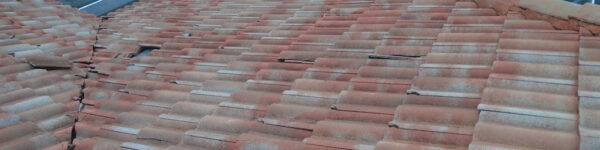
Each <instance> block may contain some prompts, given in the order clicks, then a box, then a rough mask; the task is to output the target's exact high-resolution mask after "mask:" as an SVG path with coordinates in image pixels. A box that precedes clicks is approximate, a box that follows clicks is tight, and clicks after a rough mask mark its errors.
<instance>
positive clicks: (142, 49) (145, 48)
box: [132, 46, 159, 58]
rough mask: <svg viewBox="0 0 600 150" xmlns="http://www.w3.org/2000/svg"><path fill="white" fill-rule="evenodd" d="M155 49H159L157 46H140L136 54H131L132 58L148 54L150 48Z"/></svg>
mask: <svg viewBox="0 0 600 150" xmlns="http://www.w3.org/2000/svg"><path fill="white" fill-rule="evenodd" d="M155 49H159V47H151V46H142V47H140V51H139V52H138V53H137V54H135V55H133V57H132V58H137V57H140V56H148V55H150V52H152V50H155Z"/></svg>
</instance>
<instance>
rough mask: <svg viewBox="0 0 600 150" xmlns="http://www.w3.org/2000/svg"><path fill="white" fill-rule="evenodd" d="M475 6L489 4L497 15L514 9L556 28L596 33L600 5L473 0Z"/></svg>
mask: <svg viewBox="0 0 600 150" xmlns="http://www.w3.org/2000/svg"><path fill="white" fill-rule="evenodd" d="M474 2H475V3H477V5H478V6H479V7H483V8H493V9H494V10H496V11H497V12H498V13H499V15H508V14H509V12H510V13H518V14H520V15H522V16H523V18H525V19H532V20H546V21H548V22H550V23H551V24H552V25H553V26H554V27H555V28H556V29H560V30H574V31H580V33H582V34H586V35H587V36H599V35H600V13H597V12H600V6H599V5H594V4H590V3H586V4H584V5H578V4H574V3H571V2H567V1H563V0H474Z"/></svg>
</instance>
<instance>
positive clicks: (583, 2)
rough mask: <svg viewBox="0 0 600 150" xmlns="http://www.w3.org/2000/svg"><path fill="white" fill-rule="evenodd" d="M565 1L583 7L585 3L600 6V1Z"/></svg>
mask: <svg viewBox="0 0 600 150" xmlns="http://www.w3.org/2000/svg"><path fill="white" fill-rule="evenodd" d="M565 1H568V2H572V3H577V4H582V5H583V4H585V3H592V4H600V0H565Z"/></svg>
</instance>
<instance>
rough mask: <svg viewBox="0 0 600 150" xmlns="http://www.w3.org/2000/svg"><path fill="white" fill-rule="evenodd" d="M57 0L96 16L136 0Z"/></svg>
mask: <svg viewBox="0 0 600 150" xmlns="http://www.w3.org/2000/svg"><path fill="white" fill-rule="evenodd" d="M58 1H59V2H61V3H63V4H65V5H70V6H71V7H75V8H79V10H81V11H86V12H88V13H90V14H94V15H96V16H104V15H106V14H108V13H110V12H113V11H115V10H117V9H119V8H123V7H125V6H127V5H130V4H131V3H133V2H137V1H138V0H58Z"/></svg>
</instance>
